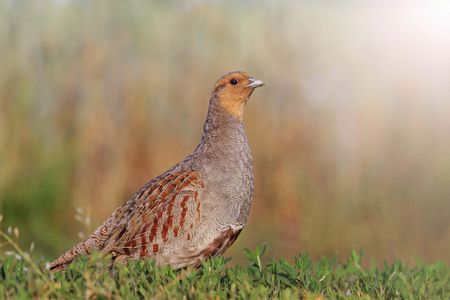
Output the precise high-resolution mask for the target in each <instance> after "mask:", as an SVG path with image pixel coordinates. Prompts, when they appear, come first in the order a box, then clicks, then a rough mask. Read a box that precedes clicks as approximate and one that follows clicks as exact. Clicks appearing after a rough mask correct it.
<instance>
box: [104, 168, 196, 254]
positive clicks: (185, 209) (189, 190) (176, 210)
mask: <svg viewBox="0 0 450 300" xmlns="http://www.w3.org/2000/svg"><path fill="white" fill-rule="evenodd" d="M203 187H204V183H203V181H202V180H201V178H200V177H199V176H198V174H197V172H195V171H181V172H177V173H172V174H167V175H166V176H163V177H161V178H159V180H157V181H156V182H153V183H152V184H150V185H149V186H146V187H144V188H143V189H142V190H141V191H139V192H138V194H137V195H136V198H135V201H134V203H133V205H130V207H127V208H126V209H124V210H122V211H120V212H119V213H121V214H123V215H122V216H121V215H116V216H114V219H115V220H120V222H118V223H117V224H116V226H114V228H112V230H111V232H110V234H109V236H108V238H107V240H106V241H105V244H104V247H103V250H105V251H108V252H111V253H113V256H115V255H126V256H132V257H143V256H152V254H153V253H157V252H158V251H160V250H161V247H164V245H165V244H167V242H168V241H169V240H173V239H177V238H178V239H181V238H183V239H188V240H189V239H191V233H190V231H191V230H190V229H192V228H193V227H194V226H195V224H196V223H197V222H199V220H200V215H201V202H200V199H199V195H200V194H201V192H202V189H203ZM124 208H125V207H124Z"/></svg>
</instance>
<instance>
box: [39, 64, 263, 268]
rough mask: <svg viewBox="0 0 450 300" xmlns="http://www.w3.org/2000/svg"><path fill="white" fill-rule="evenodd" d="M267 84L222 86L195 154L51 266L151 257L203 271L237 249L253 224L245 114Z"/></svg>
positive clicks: (242, 77) (235, 78)
mask: <svg viewBox="0 0 450 300" xmlns="http://www.w3.org/2000/svg"><path fill="white" fill-rule="evenodd" d="M264 85H265V84H264V82H263V81H261V80H257V79H255V78H254V77H251V76H250V75H249V74H248V73H246V72H243V71H234V72H230V73H227V74H225V75H224V76H222V77H221V78H220V79H219V80H217V82H216V84H215V85H214V88H213V90H212V92H211V96H210V98H209V107H208V112H207V116H206V120H205V122H204V125H203V134H202V136H201V139H200V142H199V144H198V146H197V147H196V148H195V150H194V151H193V152H192V153H191V154H189V155H187V156H186V158H184V159H183V160H182V161H180V162H179V163H177V164H175V165H174V166H173V167H171V168H170V169H169V170H167V171H166V172H164V173H162V174H161V175H159V176H157V177H155V178H153V179H152V180H150V181H149V182H147V183H146V184H145V185H144V186H143V187H142V188H141V189H139V190H138V191H137V192H136V193H135V194H134V195H132V196H131V197H130V198H129V199H128V200H127V201H126V202H125V203H124V204H123V205H121V206H120V207H118V208H117V209H116V210H115V211H114V212H113V213H112V215H111V216H110V217H109V218H108V219H107V220H106V221H105V222H104V223H103V224H102V225H100V226H99V227H98V228H97V229H96V230H95V231H94V232H93V233H92V234H91V235H90V236H89V238H88V239H87V240H85V241H83V242H80V243H79V244H77V245H76V246H74V247H73V248H71V249H70V250H68V251H67V252H65V253H63V254H62V255H61V256H60V257H58V258H57V259H55V260H54V261H53V262H51V263H50V264H49V265H48V268H49V269H50V270H51V271H60V270H64V269H65V268H66V267H67V265H69V264H70V263H72V262H73V261H74V260H75V259H76V258H78V257H80V256H88V255H89V254H91V253H93V252H100V253H105V254H108V255H111V258H112V263H111V264H112V266H114V265H115V264H118V263H126V262H127V261H129V260H137V259H153V260H155V261H156V265H158V266H163V265H169V266H171V267H172V268H174V269H181V268H186V267H194V268H196V267H199V266H200V265H201V263H202V261H204V260H206V259H208V258H210V257H213V256H219V255H222V254H223V253H224V251H225V250H226V249H227V248H228V247H230V246H231V244H233V243H234V241H235V240H236V238H237V237H238V235H239V234H240V232H241V231H242V229H243V227H244V225H245V224H246V222H247V219H248V216H249V212H250V207H251V204H252V198H253V190H254V180H253V167H252V155H251V152H250V147H249V143H248V140H247V136H246V133H245V130H244V124H243V112H244V107H245V106H246V104H247V101H248V99H249V98H250V96H251V95H252V93H253V91H254V90H255V89H256V88H258V87H261V86H264Z"/></svg>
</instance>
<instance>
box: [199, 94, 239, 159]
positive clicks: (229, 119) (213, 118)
mask: <svg viewBox="0 0 450 300" xmlns="http://www.w3.org/2000/svg"><path fill="white" fill-rule="evenodd" d="M242 136H244V138H245V131H244V125H243V123H242V119H241V118H237V117H236V116H234V115H233V114H231V113H230V112H229V110H228V109H227V108H226V107H224V106H223V105H222V104H221V103H220V102H219V101H217V100H216V99H211V100H210V105H209V109H208V114H207V116H206V120H205V123H204V125H203V135H202V139H201V144H205V146H207V147H208V148H209V149H215V148H217V147H219V148H221V149H223V150H226V149H227V148H228V146H233V145H235V142H236V141H235V140H236V139H242ZM245 142H246V138H245Z"/></svg>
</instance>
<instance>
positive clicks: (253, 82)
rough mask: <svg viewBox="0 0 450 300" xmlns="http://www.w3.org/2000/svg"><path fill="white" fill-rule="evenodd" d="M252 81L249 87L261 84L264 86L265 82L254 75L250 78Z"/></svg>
mask: <svg viewBox="0 0 450 300" xmlns="http://www.w3.org/2000/svg"><path fill="white" fill-rule="evenodd" d="M249 81H250V83H249V84H248V85H247V87H248V88H252V89H255V88H257V87H260V86H264V85H265V84H264V82H263V81H262V80H258V79H255V78H253V77H250V78H249Z"/></svg>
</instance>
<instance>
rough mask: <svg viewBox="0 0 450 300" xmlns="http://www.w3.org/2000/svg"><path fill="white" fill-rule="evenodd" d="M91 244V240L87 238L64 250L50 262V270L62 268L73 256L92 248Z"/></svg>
mask: <svg viewBox="0 0 450 300" xmlns="http://www.w3.org/2000/svg"><path fill="white" fill-rule="evenodd" d="M91 244H92V243H91V240H90V239H88V240H86V241H84V242H81V243H79V244H77V245H76V246H75V247H73V248H72V249H70V250H68V251H66V252H65V253H64V254H62V255H61V256H60V257H58V258H57V259H55V260H54V261H52V262H51V263H50V266H49V269H50V271H52V272H57V271H60V270H64V269H65V268H66V266H67V265H68V264H70V263H71V262H72V261H73V260H74V259H75V258H77V257H79V256H82V255H87V254H89V250H90V249H91V248H92V245H91Z"/></svg>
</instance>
